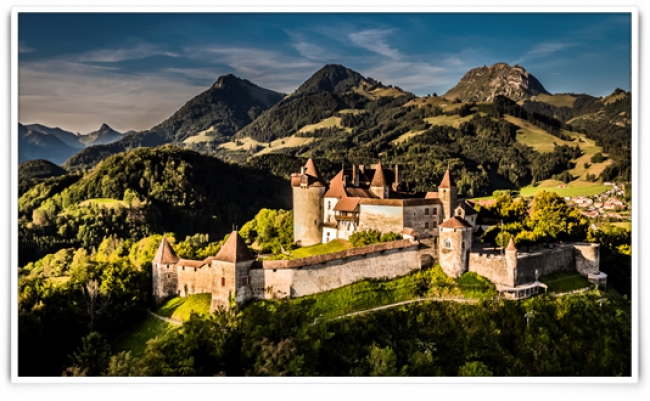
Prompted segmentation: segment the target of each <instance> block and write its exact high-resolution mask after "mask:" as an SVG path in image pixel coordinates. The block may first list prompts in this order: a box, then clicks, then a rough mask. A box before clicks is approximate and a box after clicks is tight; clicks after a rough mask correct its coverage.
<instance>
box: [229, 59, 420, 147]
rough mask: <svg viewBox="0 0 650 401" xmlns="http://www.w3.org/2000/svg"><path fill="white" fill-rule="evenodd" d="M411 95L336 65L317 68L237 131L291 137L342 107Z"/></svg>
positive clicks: (260, 138)
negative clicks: (382, 98)
mask: <svg viewBox="0 0 650 401" xmlns="http://www.w3.org/2000/svg"><path fill="white" fill-rule="evenodd" d="M404 95H408V96H412V95H411V94H408V93H406V92H404V91H402V90H401V89H399V88H393V87H392V86H384V85H382V84H381V83H379V82H377V81H375V80H374V79H372V78H366V77H364V76H363V75H361V74H359V73H358V72H356V71H354V70H351V69H349V68H346V67H344V66H342V65H338V64H328V65H326V66H324V67H323V68H321V69H320V70H318V71H316V72H315V73H314V74H313V75H312V76H311V77H310V78H309V79H307V80H306V81H305V82H304V83H303V84H302V85H300V87H298V89H297V90H296V91H295V92H293V93H292V94H290V95H289V96H287V97H285V98H284V99H282V101H280V102H278V103H277V104H275V105H274V106H273V107H271V108H269V109H268V110H267V111H265V112H264V113H263V114H262V115H261V116H259V117H258V118H257V119H256V120H255V121H253V122H252V123H251V124H249V125H247V126H246V127H244V128H243V129H242V130H241V131H239V132H238V133H237V138H246V137H250V138H252V139H254V140H256V141H259V142H270V141H273V140H274V139H278V138H283V137H287V136H291V135H293V134H295V133H296V132H298V131H299V130H300V129H301V128H303V127H305V126H307V125H311V124H317V123H319V122H320V121H321V120H324V119H327V118H330V117H333V116H335V114H336V113H337V112H338V111H340V110H343V109H362V108H363V107H364V105H365V104H367V103H368V102H370V101H373V100H376V99H378V98H381V97H398V96H404Z"/></svg>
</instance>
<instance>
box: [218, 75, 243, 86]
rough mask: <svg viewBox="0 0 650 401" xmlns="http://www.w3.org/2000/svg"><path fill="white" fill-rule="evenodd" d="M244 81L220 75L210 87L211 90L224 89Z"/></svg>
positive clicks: (231, 76)
mask: <svg viewBox="0 0 650 401" xmlns="http://www.w3.org/2000/svg"><path fill="white" fill-rule="evenodd" d="M243 81H244V80H242V79H240V78H238V77H236V76H235V75H233V74H227V75H222V76H220V77H219V78H218V79H217V82H215V83H214V85H212V87H213V88H224V87H228V86H232V85H236V84H238V83H240V82H243Z"/></svg>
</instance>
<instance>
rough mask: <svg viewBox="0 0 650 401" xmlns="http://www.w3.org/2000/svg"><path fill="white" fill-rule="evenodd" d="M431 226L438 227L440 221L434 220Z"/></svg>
mask: <svg viewBox="0 0 650 401" xmlns="http://www.w3.org/2000/svg"><path fill="white" fill-rule="evenodd" d="M434 210H435V209H434ZM431 227H433V228H436V227H438V222H437V221H435V220H434V221H433V223H431Z"/></svg>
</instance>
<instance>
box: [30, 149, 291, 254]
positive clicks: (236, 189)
mask: <svg viewBox="0 0 650 401" xmlns="http://www.w3.org/2000/svg"><path fill="white" fill-rule="evenodd" d="M290 190H291V187H290V185H289V182H288V181H287V180H285V179H282V178H280V177H277V176H274V175H272V174H270V173H267V172H264V171H261V170H257V169H252V168H249V167H243V166H237V165H231V164H228V163H224V162H222V161H220V160H218V159H216V158H214V157H210V156H205V155H201V154H199V153H196V152H193V151H189V150H183V149H180V148H177V147H174V146H171V145H167V146H163V147H159V148H153V149H151V148H139V149H135V150H132V151H130V152H126V153H120V154H117V155H114V156H111V157H109V158H108V159H106V160H105V161H104V162H102V163H101V165H99V166H97V167H96V168H95V169H94V170H93V171H92V172H90V173H88V174H87V175H86V176H84V177H83V178H82V179H81V180H79V181H77V182H76V183H74V184H71V185H68V186H65V185H64V186H61V185H59V186H58V187H56V188H54V189H52V188H51V187H50V186H48V183H41V184H39V185H37V186H35V187H34V188H32V189H31V190H29V191H27V192H26V193H25V194H23V196H22V197H21V198H20V200H19V226H20V249H19V250H20V252H19V255H20V256H19V257H20V259H21V260H20V264H21V265H22V264H24V263H26V262H28V261H30V260H33V259H34V258H37V257H38V255H44V254H47V253H51V252H53V251H55V250H56V249H59V248H61V247H65V246H80V245H81V246H84V247H85V248H87V249H88V250H89V251H90V250H91V249H92V248H93V247H96V246H98V245H99V242H101V240H102V239H103V238H104V237H106V236H110V235H118V236H119V237H120V238H132V239H134V240H136V239H139V238H141V237H142V236H145V235H147V234H148V233H163V232H166V231H172V232H175V233H177V234H179V235H182V236H184V235H193V234H195V233H197V232H200V233H208V234H210V236H211V237H213V238H222V237H223V235H224V234H226V233H227V232H230V230H231V229H232V226H233V225H241V224H243V223H244V222H246V221H248V220H250V219H251V218H252V217H253V216H254V215H255V214H256V213H257V212H258V211H259V210H260V209H262V208H284V209H288V208H291V191H290ZM92 199H98V200H97V201H94V202H93V201H90V202H88V200H92ZM98 205H99V206H100V207H99V208H98V207H97V206H98ZM102 205H105V207H101V206H102Z"/></svg>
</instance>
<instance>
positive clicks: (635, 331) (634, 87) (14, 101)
mask: <svg viewBox="0 0 650 401" xmlns="http://www.w3.org/2000/svg"><path fill="white" fill-rule="evenodd" d="M33 12H39V13H71V12H87V13H105V12H113V13H119V12H123V13H127V12H128V13H154V12H155V13H208V12H211V13H235V12H237V13H247V12H255V13H299V12H300V13H303V12H304V13H396V14H401V13H418V12H419V13H452V12H453V13H470V12H471V13H486V14H496V13H542V12H543V13H630V14H631V34H632V38H631V45H632V46H631V57H632V58H631V67H632V71H631V72H632V76H631V87H630V90H631V92H632V149H631V153H632V204H633V205H634V211H633V215H632V228H633V230H634V231H633V235H632V250H633V252H632V338H631V340H632V366H631V373H632V374H631V376H630V377H489V378H479V377H474V378H463V377H389V378H371V377H306V378H300V377H293V378H289V377H282V378H265V377H191V378H183V377H160V378H159V377H138V378H130V377H88V378H84V377H19V376H18V273H17V267H18V255H17V249H18V124H17V122H18V14H19V13H33ZM639 90H641V88H640V85H639V15H638V8H637V7H575V6H573V7H566V8H564V7H537V6H535V7H496V6H495V7H471V8H470V7H423V6H396V7H386V6H382V7H368V6H349V7H341V6H331V7H326V6H314V7H304V6H303V7H295V6H294V7H286V6H279V7H269V6H259V7H258V6H244V7H242V6H223V7H151V6H146V7H145V6H135V7H124V6H115V7H112V6H111V7H106V6H97V7H50V6H48V7H40V6H35V7H28V6H18V7H12V10H11V176H10V177H11V179H10V180H11V199H10V202H11V220H10V222H11V233H12V236H11V249H10V251H11V266H10V269H11V343H10V344H11V381H12V382H13V383H58V384H62V383H106V384H108V383H153V384H162V383H165V384H168V383H195V384H196V383H223V384H226V383H234V384H250V383H261V384H265V383H266V384H271V383H272V384H289V383H295V384H307V383H318V384H323V383H367V384H379V383H383V384H385V383H395V384H416V383H484V384H510V383H518V384H522V383H594V384H595V383H599V384H603V383H618V384H631V383H638V381H639V316H640V315H639V296H640V291H639V289H640V282H639V251H640V248H639V245H640V244H639V236H640V224H639V212H640V210H639V209H640V208H639V206H640V204H639V192H640V189H641V188H640V186H639V184H640V178H639V173H640V171H639V157H640V144H639V121H640V120H639ZM520 395H521V396H524V397H527V395H525V394H520Z"/></svg>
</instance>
